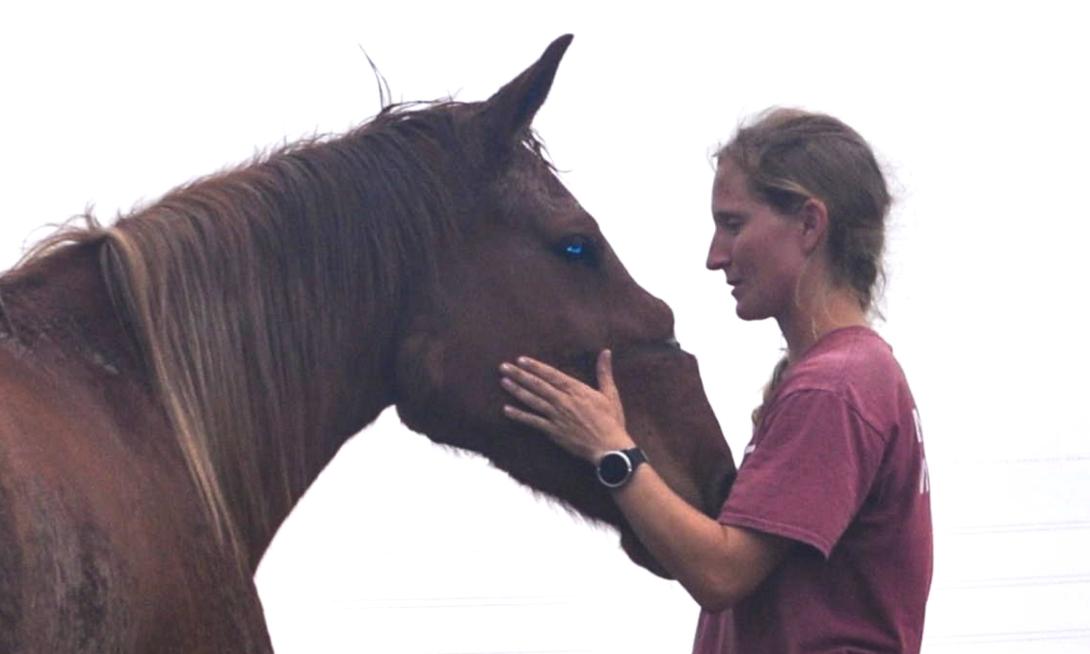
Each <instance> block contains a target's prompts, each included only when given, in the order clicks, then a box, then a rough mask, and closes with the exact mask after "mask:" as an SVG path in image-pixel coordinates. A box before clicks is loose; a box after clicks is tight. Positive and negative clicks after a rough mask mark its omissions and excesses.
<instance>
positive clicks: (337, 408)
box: [0, 243, 393, 566]
mask: <svg viewBox="0 0 1090 654" xmlns="http://www.w3.org/2000/svg"><path fill="white" fill-rule="evenodd" d="M100 247H101V245H100V244H99V243H85V244H81V245H76V246H72V247H66V248H63V249H61V250H59V251H57V252H54V253H53V254H50V255H47V256H44V257H41V258H39V259H37V260H36V261H34V262H32V263H30V264H28V265H25V266H24V267H23V268H21V269H19V270H17V271H16V272H14V273H9V274H8V275H6V276H5V277H2V278H0V347H5V346H7V347H14V348H18V349H19V350H21V351H22V352H23V353H24V354H26V355H27V356H30V357H33V358H34V359H36V360H38V361H39V362H40V365H43V366H48V367H49V368H51V369H53V370H54V371H56V374H60V375H67V376H72V375H75V376H78V377H79V378H81V379H90V382H89V383H103V384H106V383H124V384H132V383H135V384H137V385H139V386H142V387H143V388H144V389H146V393H147V396H148V397H149V398H150V397H151V396H152V394H153V393H154V390H153V389H154V387H155V382H154V380H153V379H152V378H151V376H150V371H149V370H148V366H147V365H146V364H145V363H144V362H143V360H142V356H141V354H140V353H139V346H138V344H137V342H136V340H135V336H134V335H133V333H132V332H131V331H130V328H128V327H126V324H125V322H123V320H124V319H123V318H122V316H121V315H120V313H119V311H118V309H117V308H115V306H114V303H113V301H112V300H111V297H110V291H109V289H108V287H107V284H106V282H105V280H104V277H103V274H102V271H101V267H100V263H99V251H100ZM379 331H382V332H389V333H390V334H392V333H393V325H392V324H391V325H382V326H380V329H379ZM380 336H381V335H380V334H371V335H367V336H365V335H363V334H360V335H359V338H358V339H357V342H358V343H359V345H357V346H356V347H355V349H353V350H352V351H346V353H345V357H346V363H345V365H344V366H343V367H342V368H341V370H338V371H329V374H328V375H315V376H314V378H312V379H309V380H307V385H308V387H309V392H308V393H307V395H308V400H309V401H310V403H311V405H310V406H306V407H301V408H300V407H297V408H298V409H300V410H301V411H302V413H303V414H305V415H306V416H307V424H306V426H305V428H304V429H302V430H301V432H300V433H297V434H294V437H296V438H299V439H304V441H305V442H303V443H301V445H302V451H303V452H304V453H305V454H304V458H305V461H306V466H305V471H304V475H303V478H302V479H301V480H300V483H298V484H297V485H296V486H297V487H294V488H292V489H291V490H292V492H291V493H290V495H289V496H288V497H285V494H284V492H283V489H282V488H277V487H276V484H275V481H274V478H273V477H272V475H270V476H269V477H268V478H265V477H264V476H263V477H262V479H261V484H262V486H265V487H264V488H262V489H260V490H257V491H256V492H257V493H259V494H261V495H262V496H263V498H264V499H267V500H268V501H267V503H266V511H267V516H268V521H267V523H265V524H256V523H247V522H246V519H245V516H246V510H245V509H246V507H243V508H241V509H240V510H238V511H236V515H241V516H242V520H241V524H239V525H238V526H239V527H240V532H241V533H240V534H239V535H240V537H241V539H242V541H243V542H242V543H240V545H242V546H243V547H244V548H246V550H247V551H248V554H249V560H250V561H251V562H252V565H254V566H256V564H257V562H258V561H259V560H260V558H261V556H262V555H263V554H264V552H265V549H266V548H267V547H268V545H269V543H270V542H271V540H272V537H273V535H274V534H275V532H276V529H277V528H278V527H279V526H280V524H281V523H282V522H283V520H284V519H285V518H286V517H287V515H288V514H289V513H290V512H291V510H292V508H293V507H294V504H295V503H296V502H297V501H298V499H299V498H300V497H301V495H302V494H303V492H304V491H305V490H306V488H307V487H309V485H310V484H311V483H312V482H313V481H314V479H316V478H317V476H318V474H319V473H320V472H321V471H322V469H324V468H325V466H326V465H327V464H328V463H329V461H330V460H332V458H333V456H334V455H335V454H336V452H337V450H338V449H339V448H340V446H341V445H342V444H343V443H344V442H345V441H346V440H347V439H348V438H349V437H350V436H351V435H352V434H354V433H355V432H357V431H359V430H360V429H362V428H363V427H364V426H366V425H367V424H368V423H370V422H371V421H372V420H374V419H375V418H376V417H377V416H378V414H379V413H381V411H382V410H383V409H384V408H385V407H387V406H389V405H390V404H391V402H392V389H391V388H390V380H389V379H388V377H389V375H388V372H387V370H386V367H387V365H388V364H387V363H386V361H387V360H388V353H387V352H385V351H384V349H383V347H384V345H383V344H384V343H385V342H387V339H385V338H381V337H380ZM73 366H75V367H78V368H79V370H78V371H74V370H73V368H72V367H73ZM300 401H303V399H302V398H300ZM150 406H151V405H150V404H149V409H150ZM113 408H114V409H116V410H118V411H139V410H140V408H139V407H132V406H126V407H113ZM254 456H255V457H256V460H257V462H258V467H259V469H260V470H262V471H266V470H267V471H275V470H280V469H281V467H282V465H283V461H282V458H283V450H282V449H276V448H275V447H273V444H272V443H270V442H269V441H266V440H262V439H260V438H259V439H257V440H256V443H255V449H254ZM225 476H228V477H229V476H230V472H229V471H228V472H226V473H225ZM251 491H252V489H251ZM248 492H250V491H248Z"/></svg>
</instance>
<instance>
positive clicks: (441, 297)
mask: <svg viewBox="0 0 1090 654" xmlns="http://www.w3.org/2000/svg"><path fill="white" fill-rule="evenodd" d="M570 41H571V37H570V36H566V37H561V38H560V39H557V40H556V41H555V42H553V43H552V44H551V45H550V46H549V48H548V49H547V50H546V51H545V52H544V54H543V55H542V56H541V58H540V59H539V60H538V61H537V62H535V63H534V64H533V65H531V66H530V67H529V68H527V69H526V70H525V71H524V72H523V73H522V74H520V75H518V76H517V77H516V78H515V79H514V80H512V81H511V82H509V83H508V84H506V85H505V86H503V87H502V88H501V89H500V90H499V91H498V92H496V93H495V94H494V95H493V96H492V97H491V98H489V99H488V100H487V101H484V102H479V103H465V104H454V103H452V105H451V106H450V109H449V111H450V118H449V119H450V120H451V121H453V123H454V131H455V132H456V133H457V134H458V135H459V139H460V140H461V144H460V147H458V148H453V149H452V148H446V149H444V151H445V152H453V154H449V155H446V156H447V157H448V159H447V161H446V164H445V166H446V168H447V170H448V174H449V175H451V176H453V177H457V178H459V179H460V180H461V181H460V183H459V184H457V185H456V188H460V189H462V191H460V192H456V193H453V194H452V197H453V198H454V202H455V203H456V207H457V208H456V212H457V213H458V214H459V217H458V219H459V220H460V221H461V222H462V225H461V227H460V229H459V235H458V237H457V238H455V239H452V240H450V241H449V242H448V243H447V244H446V245H445V246H444V248H443V250H442V252H441V253H440V254H439V255H438V256H436V257H435V260H434V264H433V265H434V266H435V268H436V269H435V271H434V274H432V275H431V276H430V277H427V279H429V280H430V281H428V282H427V283H420V284H417V285H415V286H414V287H413V288H412V289H411V290H410V291H408V297H407V298H406V300H405V303H404V306H405V311H404V315H403V316H402V318H401V326H400V329H399V332H400V334H401V336H400V337H399V338H400V340H399V343H398V345H397V348H396V353H397V354H396V363H395V371H396V372H395V376H396V391H395V395H396V403H397V408H398V412H399V414H400V416H401V419H402V420H403V422H404V423H405V424H406V425H408V426H409V427H410V428H412V429H414V430H417V431H420V432H423V433H425V434H427V435H428V436H429V437H430V438H431V439H433V440H435V441H437V442H440V443H443V444H448V445H453V446H456V447H460V448H464V449H468V450H473V451H476V452H480V453H482V454H484V455H485V456H486V457H488V458H489V459H490V460H491V461H492V462H493V463H494V464H495V465H496V466H497V467H499V468H500V469H502V470H504V471H506V472H507V473H508V474H510V475H511V476H512V477H513V478H515V479H516V480H518V481H520V482H522V483H524V484H526V485H528V486H530V487H532V488H534V489H537V490H540V491H543V492H544V493H546V494H548V495H551V496H553V497H556V498H558V499H560V500H561V501H562V502H564V503H565V504H567V505H568V506H570V507H571V508H573V509H575V510H576V511H578V512H579V513H581V514H584V515H586V516H588V517H591V518H593V519H597V520H600V521H604V522H607V523H610V524H613V525H615V526H616V527H618V528H619V530H620V531H621V534H622V545H623V546H624V548H625V550H626V552H627V553H628V554H629V556H630V557H631V558H632V559H633V560H634V561H636V562H637V563H639V564H640V565H643V566H644V567H647V568H648V569H650V570H652V571H654V572H656V573H658V574H663V571H662V569H661V568H660V567H659V565H658V564H657V563H656V562H655V561H653V560H652V559H651V557H649V556H648V555H647V553H646V552H645V551H644V549H643V548H642V546H641V545H640V544H639V542H638V540H637V539H636V538H635V537H634V536H633V534H632V532H631V530H630V528H629V527H628V526H627V525H626V524H625V522H624V518H623V516H622V515H621V513H620V511H619V510H618V509H617V508H616V506H615V505H614V504H613V502H612V500H611V498H610V496H609V493H608V492H607V490H606V489H605V488H604V487H601V486H600V485H599V484H598V482H597V480H596V479H595V476H594V474H593V470H592V467H591V466H590V465H589V464H587V463H586V462H582V461H579V460H577V459H576V458H574V457H572V456H570V455H568V454H567V453H565V452H564V451H562V450H561V449H560V448H558V447H557V446H555V445H553V444H552V443H551V442H550V441H549V440H548V439H547V438H545V437H544V436H543V435H542V434H540V433H537V432H534V431H532V430H529V429H526V428H522V427H518V426H516V425H515V424H514V423H512V422H511V421H509V420H507V419H506V418H505V417H504V415H503V413H502V410H501V407H502V406H503V404H504V402H505V401H506V397H505V396H504V394H503V393H502V391H501V389H500V386H499V384H498V380H499V376H498V366H499V364H500V362H502V361H505V360H512V359H513V358H514V357H515V356H517V355H520V354H527V355H531V356H534V357H535V358H539V359H541V360H543V361H546V362H549V363H551V364H553V365H555V366H557V367H559V368H560V369H562V370H564V371H566V372H568V373H569V374H572V375H574V376H576V377H578V378H580V379H582V380H584V381H586V382H588V383H591V384H594V383H595V380H594V361H595V358H596V355H597V353H598V352H599V351H601V350H602V349H603V348H606V347H609V348H612V349H613V351H614V360H615V364H614V368H615V374H616V378H617V384H618V387H619V389H620V391H621V394H622V400H623V402H624V409H625V415H626V420H627V422H628V427H629V430H630V431H631V432H632V435H633V437H634V438H635V439H636V441H637V442H638V443H639V445H640V446H641V447H642V448H643V449H644V450H645V452H646V453H647V455H648V458H649V459H650V461H651V462H652V465H654V466H655V468H656V470H657V471H658V472H659V473H660V474H661V475H662V476H663V477H664V479H665V480H666V481H667V483H668V484H669V485H670V486H671V487H672V488H673V489H674V490H675V491H676V492H678V493H679V494H680V495H681V496H682V497H684V498H685V499H686V500H687V501H689V502H690V503H691V504H693V505H694V506H696V507H698V508H700V509H701V510H702V511H704V512H705V513H707V514H709V515H715V513H717V512H718V510H719V507H720V503H721V501H722V499H723V497H724V494H725V492H726V488H727V486H728V485H729V483H730V481H731V480H732V479H733V475H734V464H733V461H732V459H731V455H730V451H729V449H728V447H727V444H726V442H725V440H724V439H723V436H722V433H721V431H720V429H719V426H718V423H717V422H716V419H715V416H714V415H713V413H712V411H711V408H710V406H709V405H708V401H707V398H706V397H705V394H704V390H703V388H702V386H701V383H700V377H699V372H698V370H697V365H696V361H695V359H694V358H693V357H692V356H691V355H689V354H687V353H685V352H684V351H682V350H681V349H680V347H678V344H677V342H676V340H675V339H674V318H673V314H672V312H671V310H670V309H669V307H668V306H667V305H666V304H665V303H663V302H662V301H661V300H659V299H657V298H655V297H654V296H652V295H650V294H649V293H648V292H647V291H645V290H644V289H643V288H641V287H640V286H639V285H638V284H637V283H636V282H635V281H634V280H633V279H632V277H631V276H630V275H629V273H628V272H627V271H626V270H625V267H624V266H623V265H622V263H621V261H620V260H619V259H618V257H617V255H616V254H615V253H614V251H613V250H612V248H611V247H610V245H609V243H608V241H607V240H606V239H605V237H604V236H603V234H602V232H601V230H600V229H599V226H598V224H597V223H596V222H595V220H594V218H593V217H591V215H590V214H589V213H588V212H587V211H586V210H584V209H583V208H582V207H581V206H580V204H579V202H578V201H577V200H576V199H575V198H574V197H573V196H572V194H571V193H569V192H568V190H567V189H566V188H565V187H564V185H563V184H562V183H561V182H560V180H559V179H558V178H557V176H556V174H555V171H554V170H553V169H552V167H551V166H550V165H549V163H548V162H547V161H546V160H545V159H544V158H543V157H542V156H541V148H540V143H539V142H538V141H537V140H536V138H535V137H534V135H533V133H532V132H531V130H530V124H531V121H532V119H533V117H534V115H535V114H536V112H537V111H538V109H539V108H540V107H541V106H542V104H543V102H544V101H545V98H546V96H547V95H548V92H549V89H550V87H551V85H552V82H553V78H554V75H555V73H556V70H557V67H558V65H559V63H560V59H561V57H562V56H563V54H564V51H565V50H566V48H567V47H568V45H569V43H570Z"/></svg>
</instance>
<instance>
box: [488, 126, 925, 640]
mask: <svg viewBox="0 0 1090 654" xmlns="http://www.w3.org/2000/svg"><path fill="white" fill-rule="evenodd" d="M889 204H890V196H889V193H888V191H887V188H886V183H885V180H884V178H883V176H882V173H881V170H880V168H879V166H878V164H877V163H876V161H875V158H874V155H873V153H872V152H871V149H870V147H869V146H868V145H867V143H866V142H865V141H864V140H863V139H862V138H861V137H860V136H859V135H858V134H857V133H856V132H855V131H853V130H852V129H851V128H849V127H848V126H846V125H845V124H843V123H842V122H840V121H838V120H836V119H835V118H832V117H830V116H825V115H820V114H812V113H807V112H802V111H796V110H786V109H776V110H772V111H769V112H766V113H765V114H763V115H762V116H761V117H760V118H759V119H758V120H757V121H756V122H755V123H753V124H751V125H749V126H746V127H743V128H742V129H740V130H739V131H738V133H737V134H736V135H735V137H734V138H733V139H732V140H731V141H730V142H729V143H728V144H727V145H726V146H725V147H723V148H722V149H721V150H720V152H719V153H718V156H717V170H716V175H715V182H714V185H713V188H712V217H713V218H714V221H715V233H714V236H713V237H712V243H711V248H710V250H709V253H708V261H707V265H708V268H709V269H711V270H721V271H723V273H725V275H726V281H727V284H728V285H729V286H730V287H731V289H732V290H731V294H732V295H733V296H734V298H735V300H736V302H737V314H738V316H739V317H740V318H742V319H743V320H762V319H765V318H775V320H776V322H777V323H778V324H779V327H780V330H781V332H782V333H783V336H784V339H785V340H786V342H787V354H786V356H785V357H784V358H783V360H782V361H780V363H779V364H778V365H777V366H776V368H775V372H774V374H773V378H772V381H771V382H770V384H769V387H768V389H766V392H765V399H764V403H763V404H762V406H761V407H760V408H759V409H758V410H757V411H756V412H755V413H754V435H753V439H752V440H751V442H750V444H749V446H748V447H747V448H746V450H745V456H744V458H743V460H742V463H741V466H740V468H739V471H738V477H737V480H736V481H735V484H734V487H733V489H732V490H731V493H730V497H729V498H728V499H727V500H726V502H725V504H724V505H723V508H722V511H721V513H720V514H719V516H718V520H713V519H710V518H708V517H706V516H705V515H703V514H702V513H700V512H699V511H698V510H696V509H694V508H693V507H691V506H690V505H688V504H687V503H686V502H684V501H683V500H682V499H680V498H679V497H678V496H677V495H676V494H674V493H673V491H671V490H670V488H669V487H668V486H667V485H666V484H665V483H664V482H663V481H662V479H661V478H660V477H659V476H658V475H657V474H656V472H655V469H654V463H653V462H651V463H648V464H644V465H640V459H641V458H642V457H640V456H639V455H638V453H637V451H635V450H632V448H635V447H636V445H635V442H634V441H633V440H632V437H631V436H630V435H629V434H628V432H627V431H626V430H625V423H624V413H623V411H622V408H621V406H622V405H621V398H620V397H619V395H618V392H617V389H616V387H615V385H614V383H613V377H612V369H611V361H610V353H609V351H608V350H607V351H604V352H602V354H601V355H600V356H599V359H598V389H597V390H596V389H594V388H590V387H588V386H586V385H584V384H582V383H580V382H579V381H578V380H575V379H573V378H571V377H569V376H567V375H565V374H563V373H561V372H559V371H557V370H555V369H553V368H551V367H549V366H547V365H545V364H543V363H541V362H538V361H534V360H532V359H529V358H525V357H521V358H519V359H518V361H516V362H513V363H505V364H503V365H502V366H501V376H502V378H501V384H502V385H503V387H504V388H505V389H506V390H507V391H508V392H509V393H511V395H512V396H513V397H514V398H516V399H517V400H518V402H517V405H518V406H514V405H512V406H506V407H504V411H505V413H506V414H507V415H508V416H509V417H510V418H511V419H513V420H516V421H519V422H522V423H525V424H527V425H531V426H534V427H536V428H538V429H540V430H541V431H543V432H545V433H546V434H547V435H548V436H549V437H550V438H552V439H553V440H554V441H555V442H556V443H558V444H559V445H560V446H561V447H564V448H565V449H567V450H569V451H570V452H572V453H573V454H575V455H576V456H579V457H582V458H584V459H586V460H588V461H590V462H592V463H594V464H596V465H598V466H599V471H600V478H601V473H602V472H605V473H606V474H607V476H608V475H609V474H610V473H612V474H614V475H616V478H614V479H611V480H609V481H610V485H611V486H612V485H614V484H616V488H614V490H613V491H612V492H613V493H614V496H615V499H616V502H617V504H618V505H619V506H620V507H621V510H622V511H624V513H625V515H626V517H627V519H628V521H629V522H630V523H631V524H632V526H633V528H634V529H635V530H636V532H637V534H638V535H639V536H640V538H641V540H642V541H643V542H644V544H645V545H646V546H647V547H648V549H649V550H650V551H651V552H652V553H653V554H654V555H655V556H656V557H657V558H658V560H659V561H660V562H661V563H662V564H663V565H664V566H665V567H666V568H667V569H668V570H669V571H670V572H671V573H673V575H674V576H675V577H676V578H677V579H678V581H679V582H680V583H681V584H682V585H683V586H684V587H685V588H686V590H688V591H689V593H690V594H691V595H692V596H693V597H694V599H696V601H697V602H698V603H699V604H700V605H701V607H702V608H703V611H702V612H701V615H700V620H699V624H698V628H697V634H696V642H695V645H694V652H696V653H698V654H711V653H722V652H744V653H746V654H751V653H761V652H775V653H777V654H781V653H785V652H918V651H919V649H920V640H921V636H922V631H923V621H924V606H925V603H926V600H927V594H928V591H929V588H930V583H931V569H932V543H931V509H930V488H929V485H928V480H927V465H926V462H925V460H924V451H923V441H922V435H921V433H920V426H919V416H918V413H917V411H916V406H915V403H914V402H913V399H912V394H911V392H910V391H909V388H908V384H907V382H906V381H905V377H904V374H903V373H902V371H901V369H900V366H899V365H898V364H897V362H896V360H895V359H894V357H893V354H892V351H891V349H890V347H889V346H888V345H887V344H886V343H885V342H884V341H883V340H882V339H881V338H880V337H879V336H878V335H877V334H876V333H875V332H874V331H872V330H871V329H870V327H869V322H868V315H869V313H870V312H871V310H872V301H873V299H874V293H875V288H876V285H877V283H878V282H879V279H880V278H881V256H882V249H883V243H884V233H885V230H884V227H885V220H886V215H887V213H888V209H889ZM626 450H629V452H625V451H626ZM621 458H623V459H627V460H629V465H625V462H624V461H623V460H620V459H621ZM618 462H619V463H620V464H621V465H619V466H615V464H616V463H618ZM618 469H619V470H620V474H619V475H618V474H617V470H618ZM629 469H630V470H631V471H630V472H629V473H625V470H629Z"/></svg>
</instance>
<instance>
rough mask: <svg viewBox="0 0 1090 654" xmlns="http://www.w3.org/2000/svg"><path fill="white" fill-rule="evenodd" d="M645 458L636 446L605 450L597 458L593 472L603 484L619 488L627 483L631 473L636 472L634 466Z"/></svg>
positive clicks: (636, 466) (637, 465)
mask: <svg viewBox="0 0 1090 654" xmlns="http://www.w3.org/2000/svg"><path fill="white" fill-rule="evenodd" d="M646 460H647V456H646V455H644V453H643V450H641V449H640V448H638V447H633V448H629V449H627V450H613V451H612V452H606V453H605V455H604V456H603V457H602V458H601V459H598V465H597V466H596V467H595V469H594V473H595V475H597V477H598V481H600V482H602V485H603V486H606V487H607V488H620V487H621V486H624V485H625V484H627V483H628V480H629V479H631V478H632V473H634V472H636V468H638V467H639V465H640V464H641V463H643V462H644V461H646Z"/></svg>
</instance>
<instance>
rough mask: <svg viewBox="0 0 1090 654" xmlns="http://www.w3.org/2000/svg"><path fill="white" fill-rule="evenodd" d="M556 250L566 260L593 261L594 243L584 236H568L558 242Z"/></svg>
mask: <svg viewBox="0 0 1090 654" xmlns="http://www.w3.org/2000/svg"><path fill="white" fill-rule="evenodd" d="M558 251H559V252H560V254H561V255H563V257H564V258H565V259H567V260H568V261H579V262H582V263H594V245H593V244H592V243H591V242H590V240H589V239H587V238H586V237H584V236H570V237H568V238H567V239H565V240H564V241H562V242H561V243H560V247H559V248H558Z"/></svg>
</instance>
